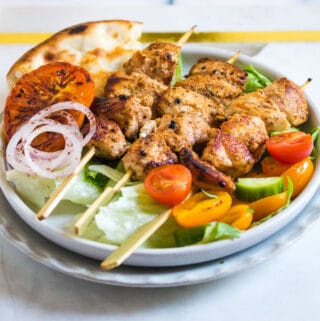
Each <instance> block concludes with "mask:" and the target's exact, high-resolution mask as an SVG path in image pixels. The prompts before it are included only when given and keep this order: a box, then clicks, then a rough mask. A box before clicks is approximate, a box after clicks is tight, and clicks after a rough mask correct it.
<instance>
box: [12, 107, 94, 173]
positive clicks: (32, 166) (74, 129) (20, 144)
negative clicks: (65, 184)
mask: <svg viewBox="0 0 320 321" xmlns="http://www.w3.org/2000/svg"><path fill="white" fill-rule="evenodd" d="M70 109H72V110H77V111H80V112H82V113H84V114H85V115H86V117H87V118H88V120H89V124H90V129H89V132H88V134H87V135H86V136H85V137H83V136H82V134H81V132H80V129H79V127H78V125H77V122H76V121H75V119H74V118H73V117H72V115H71V114H70V113H67V112H65V110H70ZM56 112H61V114H62V115H63V116H64V118H65V120H66V122H67V124H62V123H60V122H58V121H56V120H52V119H48V118H46V117H49V116H50V115H51V114H52V113H56ZM95 130H96V120H95V117H94V115H93V113H92V112H91V111H90V110H89V108H87V107H86V106H84V105H81V104H79V103H74V102H63V103H58V104H54V105H52V106H49V107H46V108H44V109H42V110H41V111H39V112H38V113H37V114H35V115H34V116H33V117H32V118H31V119H30V120H29V121H28V122H27V123H26V124H24V125H23V126H21V127H20V128H19V129H18V130H17V131H16V133H15V134H14V135H13V136H12V137H11V139H10V141H9V143H8V146H7V150H6V158H7V162H8V164H9V165H10V166H12V167H13V168H15V169H17V170H19V171H22V172H24V173H27V174H38V175H40V176H43V177H48V178H59V177H63V176H67V175H69V174H71V173H72V172H73V171H74V169H75V168H76V166H77V165H78V164H79V162H80V159H81V152H82V148H83V146H85V145H86V144H87V143H88V142H89V141H90V139H91V138H92V136H93V135H94V133H95ZM45 132H54V133H58V134H61V135H62V136H63V137H64V140H65V147H64V149H63V150H61V151H57V152H44V151H40V150H38V149H36V148H34V147H32V146H31V143H32V141H33V140H34V139H35V138H36V137H37V136H39V135H40V134H42V133H45Z"/></svg>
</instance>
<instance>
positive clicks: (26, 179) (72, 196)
mask: <svg viewBox="0 0 320 321" xmlns="http://www.w3.org/2000/svg"><path fill="white" fill-rule="evenodd" d="M6 179H7V181H8V182H11V183H13V184H14V185H15V187H16V190H17V192H18V194H19V195H20V196H21V197H22V199H23V200H24V201H26V202H27V203H28V204H30V205H31V206H32V207H33V209H34V210H38V209H40V208H41V207H43V206H44V204H45V202H46V199H47V198H49V197H50V195H51V194H52V192H53V191H54V190H55V189H56V188H57V187H58V186H59V185H60V184H61V183H62V181H63V180H61V179H60V180H54V179H50V178H45V177H41V176H39V175H29V174H25V173H22V172H20V171H17V170H15V169H12V170H9V171H7V172H6ZM100 193H101V188H100V187H99V186H97V185H95V184H93V183H92V181H91V180H88V176H87V175H86V170H83V171H81V172H80V173H79V174H78V176H77V179H76V180H75V181H74V182H73V183H72V184H71V185H70V187H69V188H68V190H67V193H66V195H65V196H64V197H63V199H64V200H69V201H71V202H73V203H76V204H81V205H88V204H91V203H92V202H93V201H94V200H95V199H96V198H97V197H98V196H99V195H100Z"/></svg>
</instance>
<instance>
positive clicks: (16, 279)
mask: <svg viewBox="0 0 320 321" xmlns="http://www.w3.org/2000/svg"><path fill="white" fill-rule="evenodd" d="M159 2H160V1H159ZM179 2H180V3H181V2H182V1H179ZM289 2H290V1H289ZM301 2H304V1H300V3H301ZM313 2H314V1H313ZM209 9H211V11H210V10H209ZM319 9H320V8H318V7H315V8H314V9H307V8H306V7H303V9H298V8H291V9H288V10H284V9H278V8H273V9H272V7H270V8H269V9H268V17H265V16H263V9H261V8H260V9H259V8H256V9H252V10H251V11H250V12H248V11H247V12H246V11H245V10H242V11H240V12H239V11H237V12H238V14H237V12H236V10H231V12H230V8H220V9H217V10H216V11H215V10H214V8H213V7H212V8H206V11H207V12H211V13H212V14H211V15H210V16H205V18H203V25H204V26H205V27H203V26H201V25H200V26H199V28H200V30H201V28H203V30H210V29H211V30H216V29H219V30H237V27H238V29H242V30H246V28H247V30H256V29H260V30H263V29H267V28H276V27H278V28H281V29H283V30H285V29H292V30H298V29H299V30H303V29H305V30H307V29H313V30H320V23H319V19H318V17H319V12H320V11H319ZM28 10H30V8H25V9H19V8H18V9H17V8H11V7H10V8H1V2H0V33H1V32H9V31H11V32H13V31H23V30H26V31H41V32H44V31H49V32H51V31H54V30H58V29H59V28H60V26H66V22H67V21H71V22H70V23H68V24H72V23H73V22H74V21H85V20H91V19H93V18H96V19H100V18H102V17H103V16H104V17H105V18H112V17H113V18H115V17H117V18H134V17H135V16H136V17H137V18H138V19H141V20H144V21H146V29H147V30H157V28H159V26H160V25H163V21H165V22H166V23H165V25H166V26H165V28H166V29H167V30H170V29H173V30H174V29H176V30H183V28H185V26H190V25H192V24H194V20H196V19H198V20H199V21H201V15H203V17H204V11H201V10H199V11H197V12H192V10H191V9H188V8H186V9H185V10H183V9H182V8H181V7H180V8H179V10H178V9H175V8H168V7H157V12H154V10H151V9H150V8H145V9H143V10H144V11H143V12H142V11H141V9H140V10H138V9H137V8H133V7H130V8H129V7H126V8H124V7H122V11H121V9H120V7H112V8H108V9H106V10H105V13H103V12H101V8H94V7H91V8H90V9H89V10H87V8H86V9H81V7H78V8H77V10H76V11H75V10H73V9H72V7H71V6H70V7H68V8H66V9H65V10H64V12H63V13H61V10H60V11H59V10H58V9H56V11H54V10H53V12H52V10H51V11H50V12H49V11H48V9H47V8H44V7H42V8H38V7H35V8H34V13H35V14H34V15H33V17H32V19H31V17H29V16H26V18H25V20H26V21H27V23H25V21H23V19H22V18H21V14H22V13H23V14H25V13H27V12H30V11H28ZM279 10H280V12H279ZM308 10H309V11H308ZM58 12H60V13H59V19H58V20H56V21H52V20H50V21H49V19H48V17H49V16H50V15H51V16H54V15H55V14H56V15H57V14H58ZM121 12H122V13H121ZM228 12H229V14H228ZM299 12H300V13H303V14H301V16H300V19H299V21H297V20H295V19H296V18H297V17H298V13H299ZM177 14H179V15H180V16H181V17H183V18H184V19H179V21H174V20H173V19H172V17H175V16H176V15H177ZM281 15H282V17H283V20H282V22H280V21H279V20H277V21H275V23H274V24H270V21H273V20H272V17H280V16H281ZM166 17H170V19H169V18H166ZM228 17H232V19H231V20H228ZM248 17H250V19H251V20H250V21H247V22H243V23H242V24H240V22H241V21H246V20H245V19H244V18H248ZM144 18H145V19H144ZM166 19H168V20H166ZM218 20H219V21H218ZM267 20H268V22H269V24H267ZM46 21H48V22H47V23H46ZM9 22H11V23H10V24H9ZM272 26H273V27H272ZM275 26H276V27H275ZM209 28H210V29H209ZM254 28H255V29H254ZM211 45H213V44H211ZM218 46H220V47H223V48H232V49H236V48H239V47H240V48H241V49H242V51H243V52H244V53H247V54H250V55H255V56H256V58H257V59H259V60H260V61H262V62H264V63H266V64H269V65H272V66H273V67H275V68H278V69H279V70H281V71H282V72H283V73H284V74H286V75H288V77H289V78H291V79H293V80H294V81H296V82H297V83H303V81H304V80H305V79H306V78H308V77H311V78H313V84H312V85H311V86H310V88H309V89H308V94H309V95H310V96H311V97H312V98H313V100H314V101H318V102H320V91H319V88H320V64H319V63H318V61H319V58H320V42H308V43H307V42H299V43H294V42H290V43H287V42H282V43H269V44H247V43H240V44H232V43H228V44H225V43H222V44H218ZM28 47H30V46H29V45H10V46H8V45H0V57H1V64H0V75H1V80H0V97H1V98H0V103H1V104H3V101H4V95H5V84H4V75H5V73H6V71H7V68H8V66H9V65H10V64H11V63H12V62H13V61H14V60H15V59H16V58H17V57H18V56H19V54H21V53H22V52H23V51H24V50H25V49H27V48H28ZM0 212H1V210H0ZM319 231H320V221H317V222H315V223H314V224H313V226H312V227H311V228H310V229H309V230H308V231H307V232H306V233H305V234H303V236H302V237H300V238H299V239H298V240H297V241H296V242H295V243H294V244H292V245H291V246H290V247H288V248H287V249H285V250H284V251H281V252H280V253H277V254H276V255H274V256H273V257H272V258H271V259H269V260H267V261H266V262H264V263H263V264H260V265H257V266H255V267H253V268H250V269H248V270H246V271H242V272H241V273H238V274H235V275H232V276H230V277H227V278H224V279H221V280H218V281H215V282H210V283H206V284H199V285H193V286H186V287H180V288H164V289H138V288H124V287H113V286H106V285H101V284H95V283H91V282H87V281H83V280H79V279H75V278H73V277H70V276H66V275H63V274H61V273H58V272H55V271H53V270H51V269H49V268H47V267H45V266H43V265H41V264H40V263H37V262H35V261H33V260H32V259H30V258H29V257H27V256H26V255H24V254H22V253H20V252H19V251H18V250H17V249H16V248H14V247H13V246H12V245H11V244H10V243H9V242H8V240H6V239H4V238H2V237H1V238H0V251H1V252H0V311H1V317H0V318H1V320H4V321H11V320H12V321H22V320H23V321H29V320H30V321H38V320H49V321H64V320H77V321H82V320H89V321H91V320H92V321H99V320H104V321H106V320H112V321H122V320H131V321H134V320H139V321H144V320H150V319H152V320H154V321H157V320H164V319H168V318H169V319H170V320H184V321H188V320H199V321H202V320H203V321H205V320H213V319H216V320H220V321H225V320H239V321H242V320H259V321H264V320H265V321H270V320H281V321H300V320H320V317H318V316H317V315H318V314H319V313H318V310H319V303H318V300H319V297H320V288H319V286H318V284H320V273H319V271H320V256H319V249H318V247H319V244H320V233H319Z"/></svg>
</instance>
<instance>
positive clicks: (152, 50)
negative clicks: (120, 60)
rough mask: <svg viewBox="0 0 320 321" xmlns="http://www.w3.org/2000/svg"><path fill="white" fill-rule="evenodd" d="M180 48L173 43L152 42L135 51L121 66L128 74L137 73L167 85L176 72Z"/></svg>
mask: <svg viewBox="0 0 320 321" xmlns="http://www.w3.org/2000/svg"><path fill="white" fill-rule="evenodd" d="M180 51H181V48H180V47H179V46H177V45H175V44H173V43H167V42H154V43H152V44H151V45H149V46H148V47H146V48H145V49H143V50H138V51H136V52H135V53H134V54H133V56H132V57H131V58H130V59H129V61H127V62H126V63H125V64H124V65H123V66H124V69H125V70H126V71H127V72H128V73H131V72H139V73H143V74H145V75H148V76H149V77H150V78H152V79H155V80H157V81H159V82H162V83H163V84H165V85H169V84H170V82H171V80H172V78H173V75H174V73H175V70H176V66H177V64H178V60H179V54H180Z"/></svg>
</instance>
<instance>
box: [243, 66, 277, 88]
mask: <svg viewBox="0 0 320 321" xmlns="http://www.w3.org/2000/svg"><path fill="white" fill-rule="evenodd" d="M243 70H244V71H246V72H247V74H248V77H247V82H246V86H245V92H246V93H251V92H253V91H256V90H257V89H260V88H265V87H266V86H268V85H270V84H271V80H270V79H269V78H268V77H266V76H265V75H263V74H262V73H261V72H260V71H258V70H257V69H255V68H254V67H253V66H252V65H249V66H246V67H245V68H243Z"/></svg>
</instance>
